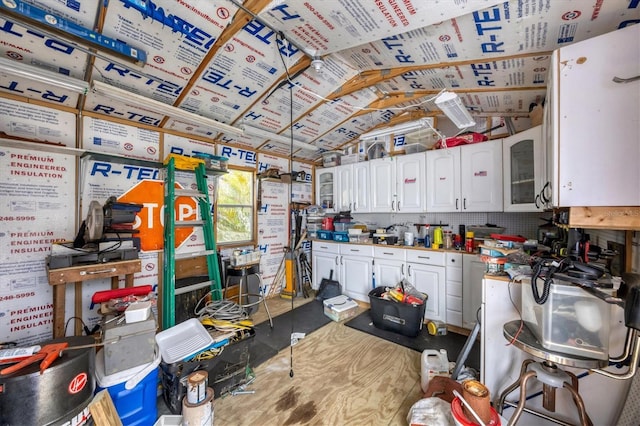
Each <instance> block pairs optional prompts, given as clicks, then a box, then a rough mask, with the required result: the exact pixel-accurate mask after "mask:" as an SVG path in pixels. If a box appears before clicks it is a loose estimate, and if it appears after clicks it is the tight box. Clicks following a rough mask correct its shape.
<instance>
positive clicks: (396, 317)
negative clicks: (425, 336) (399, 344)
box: [369, 286, 427, 337]
mask: <svg viewBox="0 0 640 426" xmlns="http://www.w3.org/2000/svg"><path fill="white" fill-rule="evenodd" d="M387 289H388V287H384V286H383V287H376V288H374V289H373V290H371V291H370V292H369V303H370V304H371V318H372V319H373V325H375V326H376V327H378V328H381V329H383V330H389V331H394V332H396V333H400V334H403V335H405V336H409V337H416V336H417V335H418V334H419V333H420V330H422V324H423V323H424V311H425V309H426V307H427V296H426V295H425V298H424V302H423V303H422V305H412V304H409V303H401V302H396V301H395V300H387V299H383V298H382V297H381V296H382V294H383V293H384V292H385V291H387Z"/></svg>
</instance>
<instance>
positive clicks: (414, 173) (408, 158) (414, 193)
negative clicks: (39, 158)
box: [369, 152, 426, 213]
mask: <svg viewBox="0 0 640 426" xmlns="http://www.w3.org/2000/svg"><path fill="white" fill-rule="evenodd" d="M369 174H370V182H371V185H370V194H371V200H370V201H371V211H372V212H381V213H391V212H393V213H420V212H424V211H425V178H426V176H425V154H424V153H423V152H421V153H417V154H408V155H402V156H397V157H384V158H378V159H375V160H371V161H369Z"/></svg>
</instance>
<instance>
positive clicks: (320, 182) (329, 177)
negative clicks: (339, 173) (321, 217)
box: [316, 167, 338, 213]
mask: <svg viewBox="0 0 640 426" xmlns="http://www.w3.org/2000/svg"><path fill="white" fill-rule="evenodd" d="M336 183H337V181H336V167H327V168H323V169H317V170H316V203H317V204H318V205H319V206H321V207H322V208H323V209H324V210H325V211H326V212H328V213H333V212H335V211H336V207H337V206H336V202H337V200H336V197H337V192H338V191H337V188H336Z"/></svg>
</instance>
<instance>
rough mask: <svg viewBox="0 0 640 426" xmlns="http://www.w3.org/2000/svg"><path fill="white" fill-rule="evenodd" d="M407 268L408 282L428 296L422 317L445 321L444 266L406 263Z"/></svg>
mask: <svg viewBox="0 0 640 426" xmlns="http://www.w3.org/2000/svg"><path fill="white" fill-rule="evenodd" d="M407 270H408V277H407V279H408V280H409V282H410V283H411V284H412V285H413V286H414V287H415V288H416V289H417V290H418V291H421V292H423V293H425V294H427V296H428V298H427V307H426V309H425V313H424V317H425V318H427V319H430V320H440V321H446V299H445V298H446V296H445V268H444V267H443V266H431V265H422V264H419V263H408V264H407Z"/></svg>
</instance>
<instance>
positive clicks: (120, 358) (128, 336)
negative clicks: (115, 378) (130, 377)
mask: <svg viewBox="0 0 640 426" xmlns="http://www.w3.org/2000/svg"><path fill="white" fill-rule="evenodd" d="M109 319H112V320H111V321H110V320H109ZM124 319H125V316H124V315H122V316H120V317H119V318H114V317H107V319H106V321H105V322H104V326H103V330H104V343H105V345H104V373H105V375H107V376H109V375H112V374H115V373H118V372H121V371H125V370H128V369H130V368H133V367H137V366H139V365H143V364H148V363H150V362H151V361H153V359H154V357H155V351H154V348H155V345H156V341H155V337H156V328H157V326H156V320H155V317H154V316H153V315H151V316H150V317H149V318H148V319H146V320H144V321H138V322H133V323H127V322H125V321H124Z"/></svg>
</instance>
